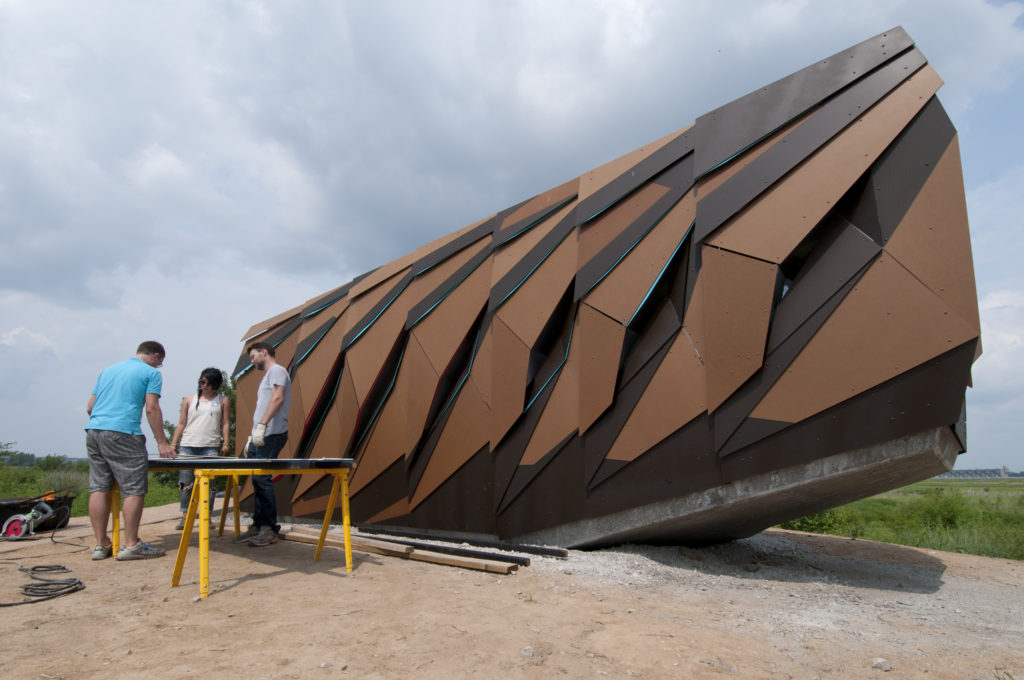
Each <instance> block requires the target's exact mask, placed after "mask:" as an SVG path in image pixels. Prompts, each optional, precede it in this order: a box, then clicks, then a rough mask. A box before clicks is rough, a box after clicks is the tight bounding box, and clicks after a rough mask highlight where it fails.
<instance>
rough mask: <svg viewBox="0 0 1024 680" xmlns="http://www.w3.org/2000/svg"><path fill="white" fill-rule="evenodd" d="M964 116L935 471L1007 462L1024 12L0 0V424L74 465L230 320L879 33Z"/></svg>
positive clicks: (1017, 427) (1019, 319)
mask: <svg viewBox="0 0 1024 680" xmlns="http://www.w3.org/2000/svg"><path fill="white" fill-rule="evenodd" d="M896 25H902V26H903V27H904V28H905V29H906V31H907V32H908V33H909V34H910V36H911V37H912V38H913V39H914V40H915V41H916V43H917V46H918V47H919V48H920V49H921V51H922V52H923V53H924V54H925V56H926V57H927V58H928V59H929V61H930V62H931V63H932V65H933V66H934V67H935V68H936V70H937V71H938V72H939V74H940V75H941V76H942V77H943V78H944V80H945V85H944V86H943V88H942V89H941V90H940V91H939V97H940V99H941V101H942V102H943V104H944V106H945V107H946V109H947V111H948V112H949V115H950V117H951V118H952V119H953V122H954V124H955V125H956V127H957V129H958V131H959V134H960V144H961V150H962V154H963V163H964V176H965V183H966V186H967V198H968V209H969V214H970V220H971V231H972V238H973V248H974V261H975V267H976V271H977V279H978V296H979V301H980V305H981V309H982V337H983V343H984V349H985V354H984V356H983V357H982V358H981V359H980V360H979V361H978V363H976V364H975V367H974V384H975V387H974V388H973V389H971V390H969V393H968V427H969V434H970V437H969V444H970V450H969V455H968V456H963V457H961V459H960V461H959V462H958V464H957V467H996V466H1001V465H1007V466H1009V467H1010V468H1011V469H1013V470H1020V469H1024V452H1022V446H1021V444H1020V442H1021V441H1022V440H1024V389H1022V385H1024V352H1022V351H1021V350H1022V337H1024V267H1021V265H1020V264H1019V253H1021V252H1022V251H1024V237H1022V231H1021V229H1020V223H1021V218H1022V216H1024V160H1022V154H1021V151H1022V149H1024V134H1022V132H1021V125H1020V121H1021V119H1022V117H1024V105H1022V102H1024V5H1022V4H1021V3H1020V2H1013V1H1007V0H1003V1H996V2H983V1H982V0H861V1H860V2H857V3H834V2H830V1H826V0H821V1H819V2H812V1H809V0H804V1H801V0H776V1H767V0H764V1H760V2H758V1H748V0H730V2H727V3H726V2H717V1H712V0H706V1H705V0H685V1H684V0H665V1H663V2H659V1H655V0H652V1H650V2H645V1H640V0H603V1H602V0H566V1H564V2H563V1H556V0H520V1H511V0H501V1H500V2H499V1H498V0H495V1H494V2H484V1H482V0H464V1H444V0H431V1H430V2H417V1H414V0H408V1H406V2H396V1H383V2H382V1H380V0H375V2H373V3H369V2H354V1H353V2H342V1H327V0H324V1H321V2H314V1H309V2H301V1H296V2H253V1H245V2H242V1H238V2H212V1H210V2H198V1H197V2H188V1H184V2H174V3H163V2H161V3H156V2H128V1H127V0H125V1H122V2H113V1H109V2H108V1H103V0H93V1H92V2H88V3H82V2H74V1H67V2H36V1H30V0H20V1H19V0H0V441H2V442H13V443H14V444H15V446H16V448H18V449H20V450H23V451H28V452H31V453H35V454H37V455H44V454H47V453H59V454H63V455H67V456H72V457H78V456H84V443H83V442H84V437H83V434H82V428H83V427H84V425H85V423H86V416H85V404H86V401H87V399H88V395H89V392H90V390H91V389H92V386H93V383H94V381H95V379H96V375H97V373H98V372H99V371H100V370H101V369H102V368H103V367H105V366H107V365H109V364H111V363H114V362H116V361H119V360H122V359H124V358H127V357H129V356H132V354H133V352H134V349H135V346H136V345H137V344H138V343H139V342H140V341H141V340H144V339H151V338H152V339H157V340H160V341H161V342H163V343H164V344H165V345H166V347H167V350H168V358H167V361H166V363H165V365H164V368H163V373H164V398H163V407H164V414H165V417H167V418H168V419H169V420H175V419H176V412H177V404H178V402H179V400H180V398H181V396H182V395H183V394H185V393H186V392H188V391H190V390H191V389H192V388H193V385H194V384H195V382H194V381H195V379H196V377H197V376H198V374H199V371H200V370H201V369H202V368H204V367H205V366H208V365H213V366H218V367H222V368H226V369H230V368H232V367H233V366H234V363H235V361H236V359H237V357H238V354H239V352H240V351H241V349H242V346H241V344H240V341H239V338H240V337H241V335H242V334H243V333H244V332H245V331H246V330H247V329H248V328H249V326H250V325H251V324H252V323H255V322H257V321H259V320H261V319H264V318H266V317H269V316H273V315H274V314H277V313H278V312H281V311H283V310H285V309H288V308H290V307H292V306H295V305H297V304H300V303H302V302H304V301H305V300H307V299H308V298H310V297H312V296H314V295H317V294H318V293H321V292H324V291H326V290H328V289H330V288H333V287H335V286H338V285H340V284H342V283H345V282H347V281H348V280H350V279H351V278H352V277H353V276H355V275H357V274H360V273H362V272H364V271H367V270H369V269H371V268H373V267H376V266H378V265H380V264H383V263H385V262H387V261H389V260H392V259H394V258H396V257H398V256H400V255H403V254H405V253H407V252H409V251H411V250H414V249H415V248H416V247H418V246H420V245H422V244H423V243H425V242H427V241H429V240H432V239H434V238H436V237H438V236H441V235H443V234H446V233H448V232H451V231H453V230H455V229H457V228H460V227H462V226H465V225H466V224H469V223H471V222H475V221H477V220H479V219H481V218H483V217H486V216H488V215H490V214H493V213H494V212H496V211H498V210H500V209H502V208H505V207H507V206H509V205H511V204H513V203H515V202H518V201H520V200H522V199H524V198H527V197H529V196H532V195H534V194H537V193H539V192H541V191H544V190H546V189H548V188H550V187H552V186H555V185H556V184H559V183H562V182H564V181H566V180H568V179H571V178H572V177H575V176H577V175H579V174H580V173H582V172H585V171H587V170H589V169H591V168H593V167H595V166H597V165H600V164H602V163H604V162H607V161H609V160H611V159H613V158H616V157H618V156H620V155H622V154H624V153H626V152H628V151H631V150H633V149H635V148H637V147H639V146H641V145H643V144H645V143H647V142H650V141H653V140H655V139H658V138H660V137H662V136H664V135H666V134H668V133H670V132H672V131H674V130H678V129H680V128H682V127H685V126H687V125H689V124H690V123H692V122H693V121H694V120H695V119H696V117H697V116H699V115H701V114H703V113H705V112H707V111H709V110H711V109H713V108H715V107H717V106H719V105H721V104H724V103H726V102H728V101H730V100H732V99H735V98H736V97H739V96H741V95H743V94H746V93H747V92H749V91H750V90H752V89H754V88H756V87H758V86H761V85H764V84H767V83H769V82H771V81H774V80H776V79H778V78H781V77H783V76H786V75H788V74H789V73H791V72H793V71H796V70H798V69H800V68H803V67H804V66H807V65H809V64H811V63H812V62H814V61H816V60H818V59H822V58H824V57H827V56H829V55H830V54H833V53H835V52H838V51H840V50H842V49H845V48H846V47H848V46H850V45H853V44H855V43H857V42H860V41H862V40H865V39H867V38H870V37H872V36H874V35H876V34H878V33H881V32H883V31H885V30H887V29H889V28H891V27H893V26H896Z"/></svg>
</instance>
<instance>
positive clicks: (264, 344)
mask: <svg viewBox="0 0 1024 680" xmlns="http://www.w3.org/2000/svg"><path fill="white" fill-rule="evenodd" d="M261 349H265V350H267V354H269V355H270V356H274V346H273V345H271V344H270V343H269V342H262V341H261V342H254V343H252V344H251V345H249V349H247V350H245V353H246V354H248V353H249V352H251V351H253V350H256V351H257V352H258V351H260V350H261Z"/></svg>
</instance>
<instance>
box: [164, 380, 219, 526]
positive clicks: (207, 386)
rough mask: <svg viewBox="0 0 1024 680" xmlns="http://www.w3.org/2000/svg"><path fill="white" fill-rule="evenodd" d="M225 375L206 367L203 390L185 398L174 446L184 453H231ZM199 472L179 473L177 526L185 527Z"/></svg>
mask: <svg viewBox="0 0 1024 680" xmlns="http://www.w3.org/2000/svg"><path fill="white" fill-rule="evenodd" d="M223 382H224V378H223V375H222V374H221V372H220V369H216V368H204V369H203V372H202V373H201V374H200V375H199V389H198V390H197V391H196V393H195V394H188V395H186V396H185V397H184V398H183V399H182V400H181V415H180V417H179V418H178V425H177V427H175V428H174V437H172V438H171V447H172V448H174V449H178V445H179V444H180V445H181V448H180V450H179V451H178V455H180V456H216V455H217V454H218V453H223V454H225V455H226V454H228V453H229V452H230V448H231V400H229V399H228V398H227V397H225V396H224V395H223V394H220V386H221V384H223ZM194 482H195V474H194V473H193V472H192V471H191V470H181V471H180V472H179V473H178V488H179V489H181V491H180V494H179V499H178V500H179V507H180V509H181V520H180V521H179V522H178V525H177V526H176V527H175V528H176V529H179V530H180V529H184V528H185V513H186V512H187V510H188V502H189V499H190V498H191V497H192V484H193V483H194ZM210 509H211V510H212V509H213V489H212V488H211V489H210Z"/></svg>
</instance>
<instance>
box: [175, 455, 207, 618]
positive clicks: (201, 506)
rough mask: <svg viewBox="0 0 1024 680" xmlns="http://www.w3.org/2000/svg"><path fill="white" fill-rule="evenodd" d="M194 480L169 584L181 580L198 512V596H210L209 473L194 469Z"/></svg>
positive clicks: (176, 583) (177, 582)
mask: <svg viewBox="0 0 1024 680" xmlns="http://www.w3.org/2000/svg"><path fill="white" fill-rule="evenodd" d="M196 481H197V482H198V483H194V484H193V485H192V497H191V498H190V499H189V502H188V513H187V514H186V515H185V527H184V529H182V532H181V541H180V542H179V543H178V556H177V559H176V560H175V561H174V573H173V574H172V575H171V585H172V586H177V585H178V584H179V583H180V582H181V571H182V569H184V567H185V556H186V555H187V554H188V544H189V543H190V542H191V540H192V528H193V526H194V524H195V519H196V513H197V511H198V514H199V597H201V598H203V599H206V598H207V597H209V596H210V475H209V473H208V472H207V471H206V470H197V471H196Z"/></svg>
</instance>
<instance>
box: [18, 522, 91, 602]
mask: <svg viewBox="0 0 1024 680" xmlns="http://www.w3.org/2000/svg"><path fill="white" fill-rule="evenodd" d="M61 509H63V510H67V513H68V516H69V517H70V515H71V509H70V508H61ZM60 524H61V523H60V522H59V521H58V522H57V525H58V526H59V525H60ZM54 531H56V529H51V530H50V532H49V534H50V542H51V543H61V544H64V545H70V546H73V547H75V548H78V550H74V551H72V552H80V551H82V550H88V549H89V546H87V545H85V546H83V545H81V544H78V543H70V542H68V541H58V540H57V539H55V538H54V537H53V532H54ZM28 559H32V558H28ZM0 562H2V563H7V564H16V565H17V566H18V571H23V572H25V573H26V574H28V576H29V578H31V579H32V580H34V581H41V583H27V584H25V585H22V586H21V594H22V595H24V596H25V599H24V600H21V601H20V602H0V607H16V606H17V605H19V604H30V603H33V602H45V601H47V600H52V599H54V598H56V597H60V596H62V595H70V594H71V593H76V592H78V591H79V590H85V584H84V583H82V581H81V580H79V579H77V578H60V579H51V578H42V577H41V576H37V575H36V574H37V573H39V574H58V573H59V574H70V573H71V570H70V569H68V568H67V567H65V566H64V565H61V564H40V565H37V566H34V567H28V568H25V567H23V566H21V563H20V562H18V561H16V560H0Z"/></svg>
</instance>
